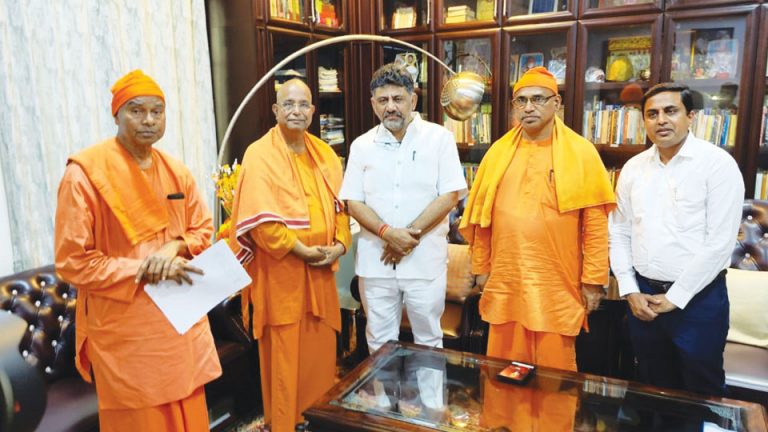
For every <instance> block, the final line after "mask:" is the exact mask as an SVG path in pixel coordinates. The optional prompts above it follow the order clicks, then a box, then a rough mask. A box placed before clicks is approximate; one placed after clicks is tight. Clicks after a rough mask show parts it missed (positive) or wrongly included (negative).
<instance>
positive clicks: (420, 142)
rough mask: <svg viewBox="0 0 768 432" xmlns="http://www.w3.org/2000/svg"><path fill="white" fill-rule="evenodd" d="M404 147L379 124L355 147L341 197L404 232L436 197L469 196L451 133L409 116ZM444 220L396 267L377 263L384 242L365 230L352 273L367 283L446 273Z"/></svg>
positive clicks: (433, 124) (446, 245)
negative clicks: (450, 195)
mask: <svg viewBox="0 0 768 432" xmlns="http://www.w3.org/2000/svg"><path fill="white" fill-rule="evenodd" d="M411 118H412V120H411V122H410V124H409V125H408V128H407V129H406V132H405V136H404V137H403V141H402V143H399V144H398V142H397V139H395V137H394V136H393V135H392V133H390V132H389V130H387V128H386V127H384V126H383V125H378V126H376V127H374V128H373V129H371V130H369V131H368V132H366V133H364V134H363V135H361V136H359V137H358V138H357V139H356V140H355V141H354V142H352V147H351V149H350V152H349V159H348V160H347V170H346V172H345V173H344V182H343V183H342V185H341V192H340V193H339V197H340V198H341V199H343V200H352V201H360V202H363V203H365V204H366V205H367V206H368V207H370V208H371V209H372V210H373V211H374V212H376V214H377V215H378V216H379V217H380V218H381V219H382V220H383V221H384V222H385V223H387V224H389V225H390V226H392V227H396V228H403V227H406V226H407V225H408V224H410V223H411V222H413V220H414V219H416V217H418V216H419V215H420V214H421V212H422V211H424V209H425V208H426V207H427V205H429V204H430V203H431V202H432V201H434V200H435V199H436V198H437V197H438V196H440V195H444V194H447V193H450V192H455V191H461V192H460V194H459V199H461V198H464V196H465V195H466V192H467V182H466V180H465V179H464V172H463V170H462V168H461V162H459V152H458V149H457V148H456V142H455V141H454V139H453V134H452V133H451V132H450V131H448V130H447V129H445V128H444V127H442V126H440V125H437V124H435V123H431V122H428V121H424V120H422V119H421V116H419V114H418V113H411ZM447 235H448V217H446V218H445V220H443V221H442V222H440V224H439V225H437V226H436V227H435V228H433V229H432V230H431V231H430V232H428V233H427V234H425V235H423V236H422V237H421V241H420V243H419V246H417V247H416V248H415V249H413V251H412V252H411V254H409V255H407V256H406V257H404V258H403V260H402V261H400V263H399V264H397V266H396V268H393V266H392V265H388V266H387V265H384V263H382V262H381V261H380V259H379V258H380V257H381V253H382V251H383V248H384V242H383V241H382V240H381V239H380V238H379V237H378V236H377V235H376V233H372V232H370V231H368V230H366V229H363V230H361V232H360V238H359V240H358V244H357V256H356V259H355V272H356V273H357V274H358V276H361V277H369V278H397V279H434V278H435V277H437V276H439V275H440V273H441V272H445V271H446V263H447V260H448V240H447V238H446V236H447Z"/></svg>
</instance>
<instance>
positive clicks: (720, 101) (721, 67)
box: [667, 14, 749, 154]
mask: <svg viewBox="0 0 768 432" xmlns="http://www.w3.org/2000/svg"><path fill="white" fill-rule="evenodd" d="M667 28H668V29H670V30H669V34H668V37H669V38H671V41H669V42H668V45H669V44H670V43H671V45H672V46H671V53H670V55H669V64H668V65H667V68H668V69H669V75H668V76H669V79H670V81H675V82H680V83H684V84H686V85H688V87H690V88H691V90H692V91H693V109H694V110H695V111H696V117H695V118H694V121H693V124H692V125H691V132H692V133H693V134H694V135H695V136H697V137H699V138H701V139H704V140H706V141H709V142H711V143H713V144H715V145H717V146H720V147H723V148H726V149H727V150H729V151H730V152H731V153H732V154H735V152H734V148H735V147H736V145H737V140H738V139H740V138H741V135H740V134H739V133H738V132H739V129H741V128H740V127H739V120H740V119H739V111H740V105H741V101H742V99H744V98H745V96H746V95H747V93H746V91H749V90H747V89H742V86H743V81H744V79H745V76H744V71H743V66H744V62H745V58H744V55H745V51H744V44H745V41H747V40H748V38H749V35H747V33H746V30H747V19H746V16H745V15H731V16H728V15H723V14H718V15H712V16H711V17H703V18H701V17H700V18H686V17H681V16H673V17H670V18H669V26H668V27H667ZM668 48H669V46H668ZM747 67H748V66H747Z"/></svg>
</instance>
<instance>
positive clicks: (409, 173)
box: [401, 152, 439, 196]
mask: <svg viewBox="0 0 768 432" xmlns="http://www.w3.org/2000/svg"><path fill="white" fill-rule="evenodd" d="M422 157H425V158H426V156H422ZM418 158H419V154H418V152H414V153H413V160H408V161H407V162H406V163H405V166H404V169H403V172H402V173H401V177H403V178H410V183H411V184H412V186H413V187H414V188H415V189H416V190H417V191H420V192H424V193H428V194H430V195H432V194H434V195H435V196H437V193H438V184H437V182H438V177H439V163H438V161H437V160H436V159H430V160H426V161H425V160H422V161H419V160H418Z"/></svg>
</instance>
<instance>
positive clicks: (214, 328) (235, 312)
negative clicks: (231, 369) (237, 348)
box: [208, 292, 251, 346]
mask: <svg viewBox="0 0 768 432" xmlns="http://www.w3.org/2000/svg"><path fill="white" fill-rule="evenodd" d="M208 321H209V322H210V324H211V333H213V337H214V339H216V340H224V341H229V342H238V343H241V344H243V345H245V346H248V345H250V344H251V338H250V337H248V332H247V331H246V330H245V328H243V313H242V309H241V303H240V293H239V292H237V293H235V294H232V295H231V296H229V297H228V298H226V299H224V301H222V302H221V303H219V304H218V305H216V306H215V307H214V308H213V309H211V311H210V312H208Z"/></svg>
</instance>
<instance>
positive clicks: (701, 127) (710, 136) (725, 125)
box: [691, 108, 738, 147]
mask: <svg viewBox="0 0 768 432" xmlns="http://www.w3.org/2000/svg"><path fill="white" fill-rule="evenodd" d="M737 123H738V115H737V114H735V113H734V112H733V111H731V110H727V109H713V108H705V109H703V110H700V111H699V112H697V113H696V118H695V119H694V120H693V123H691V132H692V133H693V135H694V136H696V137H697V138H701V139H703V140H704V141H709V142H711V143H712V144H714V145H716V146H718V147H733V146H734V145H736V126H737Z"/></svg>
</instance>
